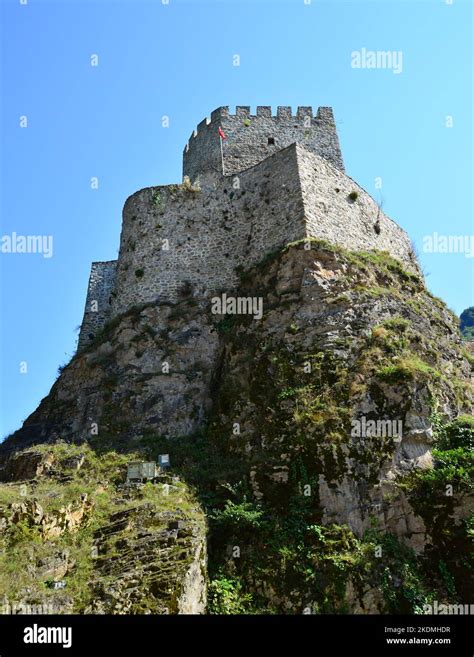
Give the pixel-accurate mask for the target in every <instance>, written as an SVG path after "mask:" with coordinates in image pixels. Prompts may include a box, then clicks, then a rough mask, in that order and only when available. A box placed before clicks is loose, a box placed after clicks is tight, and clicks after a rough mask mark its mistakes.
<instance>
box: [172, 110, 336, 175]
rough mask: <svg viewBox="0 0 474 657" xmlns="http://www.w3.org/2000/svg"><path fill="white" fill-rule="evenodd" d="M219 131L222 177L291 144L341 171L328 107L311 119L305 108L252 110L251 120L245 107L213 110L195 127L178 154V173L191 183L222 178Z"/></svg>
mask: <svg viewBox="0 0 474 657" xmlns="http://www.w3.org/2000/svg"><path fill="white" fill-rule="evenodd" d="M219 126H220V127H222V130H223V131H224V134H225V136H226V139H225V140H223V142H222V151H223V159H224V174H225V175H232V174H235V173H238V172H241V171H244V170H245V169H248V168H249V167H252V166H254V165H255V164H258V163H259V162H261V161H262V160H264V159H265V158H267V157H269V156H270V155H273V154H274V153H276V152H277V151H279V150H281V149H283V148H286V147H287V146H289V145H290V144H293V143H299V144H301V145H303V146H304V147H305V148H306V150H308V151H310V152H312V153H315V154H316V155H320V156H321V157H324V158H326V159H327V160H328V161H329V162H331V163H332V164H333V165H334V166H335V167H336V168H338V169H340V170H341V171H344V163H343V160H342V154H341V149H340V146H339V139H338V136H337V131H336V125H335V123H334V116H333V112H332V109H331V108H330V107H320V108H319V109H318V111H317V114H316V116H313V110H312V108H311V107H298V109H297V112H296V114H295V116H292V110H291V107H278V108H277V114H276V115H275V116H272V108H271V107H257V114H256V115H253V114H251V113H250V107H243V106H238V107H237V108H236V113H235V114H230V113H229V108H228V107H219V108H218V109H216V110H214V112H212V114H211V116H210V118H209V119H204V120H203V121H201V123H199V125H198V126H197V128H196V130H195V131H194V132H193V134H192V135H191V137H190V138H189V142H188V144H187V145H186V148H185V149H184V153H183V174H184V175H186V176H189V178H190V179H191V180H196V179H197V178H199V177H200V176H202V174H206V173H208V172H214V173H217V174H222V158H221V150H220V137H219V134H218V128H219ZM272 140H273V143H269V141H270V142H272Z"/></svg>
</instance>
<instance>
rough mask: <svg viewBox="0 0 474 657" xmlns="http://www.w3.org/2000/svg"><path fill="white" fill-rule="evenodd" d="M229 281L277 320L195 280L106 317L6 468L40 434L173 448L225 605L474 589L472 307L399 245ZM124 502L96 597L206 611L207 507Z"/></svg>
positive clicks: (107, 525)
mask: <svg viewBox="0 0 474 657" xmlns="http://www.w3.org/2000/svg"><path fill="white" fill-rule="evenodd" d="M232 293H233V294H235V296H236V297H240V298H256V299H260V300H261V301H262V303H263V316H262V318H261V319H259V320H256V319H254V317H253V316H252V315H251V314H240V315H216V314H213V313H212V312H211V303H210V301H209V300H208V299H206V298H202V297H200V296H198V295H196V296H193V295H192V293H191V291H190V290H188V291H187V293H184V294H183V296H182V298H181V300H179V301H178V302H176V303H163V304H159V303H155V302H153V303H147V304H142V305H141V306H137V307H133V308H132V309H130V310H128V311H127V312H126V313H124V314H123V315H119V316H118V317H116V318H115V319H114V320H113V321H112V322H110V323H109V324H108V325H106V327H105V329H104V331H103V332H102V333H101V334H100V335H99V336H98V337H97V339H96V340H95V341H94V342H93V343H92V344H91V345H90V346H89V347H88V348H87V349H86V350H84V351H82V352H80V353H78V354H77V355H76V356H75V357H74V358H73V360H72V362H71V363H70V364H69V365H68V366H67V367H66V368H65V369H64V370H63V371H62V373H61V375H60V377H59V379H58V380H57V382H56V383H55V384H54V386H53V388H52V390H51V392H50V394H49V395H48V397H47V398H45V399H44V400H43V401H42V402H41V405H40V406H39V408H38V409H37V411H35V413H33V414H32V416H30V418H28V419H27V421H26V422H25V424H24V426H23V427H22V429H20V430H19V431H18V432H16V433H15V434H14V435H13V436H12V437H10V438H9V439H8V440H7V441H6V444H5V445H3V446H2V448H3V453H4V454H5V455H6V456H5V457H4V461H5V463H4V470H3V472H4V475H3V477H4V480H5V481H11V480H12V479H11V478H12V476H13V475H12V473H14V472H15V471H17V472H23V471H24V466H20V464H21V459H22V458H23V457H22V456H21V455H19V456H9V457H8V458H7V455H8V454H11V452H13V453H14V452H15V450H18V449H20V448H24V447H26V446H27V445H28V444H31V443H36V442H48V443H55V442H56V441H58V440H60V439H62V440H63V441H66V442H68V443H71V442H78V443H80V444H81V446H82V445H84V446H85V445H87V449H92V450H98V449H100V450H101V451H104V450H112V449H120V450H132V449H133V450H138V451H139V452H140V454H142V455H144V454H146V453H148V454H152V455H153V458H155V457H156V454H157V453H158V452H162V453H169V454H170V456H171V461H172V464H173V467H176V469H177V471H179V472H180V477H181V478H182V479H184V480H186V481H188V482H189V483H192V484H193V485H194V486H195V487H196V489H197V491H198V494H199V496H200V498H201V499H202V501H203V504H204V505H205V506H206V507H207V510H208V518H209V522H210V535H209V542H208V548H207V549H208V550H209V554H210V562H209V563H210V565H209V576H210V578H211V586H210V601H209V605H208V607H207V609H208V610H209V611H211V612H214V613H245V612H249V613H250V612H257V613H262V612H266V611H270V612H275V611H277V612H282V613H308V612H307V610H310V613H311V612H316V613H319V612H325V611H331V612H347V611H349V612H354V613H376V612H385V613H386V612H393V611H398V612H414V611H417V610H419V609H420V608H422V606H423V604H424V603H425V602H426V601H429V600H432V599H433V598H434V599H438V600H453V601H456V600H461V599H464V596H465V591H464V590H463V585H462V580H463V577H464V579H465V577H466V573H467V572H468V566H467V565H466V564H467V559H468V557H467V555H468V549H467V547H466V546H467V543H468V540H467V539H468V532H469V531H471V530H470V529H469V528H470V524H469V522H470V521H469V516H470V514H471V513H472V497H471V495H470V492H469V485H468V481H467V479H466V477H465V471H466V467H467V460H469V458H470V457H469V454H468V452H467V451H466V450H464V448H463V445H462V443H461V442H460V443H459V444H457V443H453V444H450V445H449V449H448V448H447V447H446V445H445V446H444V447H443V444H442V440H441V436H442V435H443V436H444V435H445V433H446V432H448V433H449V431H451V429H450V427H451V428H452V422H453V421H454V420H455V419H456V418H457V417H458V416H459V415H462V416H467V415H470V414H471V413H472V403H473V393H472V383H471V364H470V360H469V357H468V355H467V354H466V353H465V352H464V351H463V348H462V343H461V340H460V336H459V332H458V328H457V325H456V318H455V317H453V315H452V314H451V313H450V312H449V311H448V310H447V308H446V307H445V306H444V304H443V303H442V302H440V301H439V300H438V299H436V298H435V297H433V296H431V295H430V294H429V293H428V292H427V290H426V288H425V286H424V283H423V281H422V279H421V278H420V277H419V276H418V275H417V274H416V273H414V272H407V271H405V269H403V267H402V266H401V265H400V263H399V262H398V261H396V260H393V259H392V258H391V257H390V256H388V254H379V253H370V254H369V253H363V252H360V253H359V252H347V251H344V250H343V249H339V248H336V247H333V246H329V245H328V244H326V243H323V242H320V241H316V240H306V241H303V242H301V243H296V244H293V245H289V246H288V247H287V248H285V249H282V250H279V251H277V252H275V253H274V254H272V255H271V256H270V257H267V258H266V259H265V260H264V261H262V263H261V264H260V265H257V266H255V267H253V268H252V269H249V270H243V269H241V270H240V283H239V284H238V285H237V287H236V288H235V290H234V291H233V292H232ZM232 293H231V292H229V291H227V294H228V295H230V294H232ZM466 423H467V424H466V425H462V427H461V429H460V430H459V431H457V433H456V440H458V439H459V440H464V439H465V435H467V434H466V431H467V432H469V422H468V420H466ZM444 427H448V428H446V429H445V428H444ZM466 427H467V428H466ZM443 432H444V433H443ZM463 432H464V433H463ZM448 433H446V435H448ZM449 435H451V434H449ZM453 435H454V434H453ZM459 437H460V438H459ZM453 440H454V439H453ZM35 449H36V448H35ZM84 449H85V447H84ZM150 449H151V450H152V451H151V452H150V451H148V452H147V450H150ZM7 450H10V451H7ZM440 450H441V451H440ZM442 450H444V451H442ZM68 458H70V456H69V457H68ZM443 459H444V460H443ZM15 462H16V463H17V465H16V466H15V465H13V464H14V463H15ZM28 467H29V466H28ZM48 467H49V468H50V469H51V467H52V465H50V466H48ZM48 467H46V465H44V467H43V472H47V470H48ZM31 468H32V469H31V470H28V473H29V475H33V476H34V477H38V476H40V474H41V473H38V465H34V466H31ZM53 469H54V468H53ZM71 469H72V466H71V465H70V466H69V470H71ZM83 469H84V465H83V466H82V467H79V470H77V468H76V470H75V472H76V475H75V476H79V473H81V472H82V471H83ZM449 485H451V489H447V488H446V486H449ZM448 490H449V491H450V492H446V491H448ZM114 491H115V492H114V493H113V497H114V499H115V502H117V504H118V505H119V500H120V498H121V495H122V493H121V492H120V488H117V487H116V488H115V489H114ZM88 499H89V498H88ZM126 504H127V505H129V506H128V507H127V508H126V509H123V510H120V509H119V510H116V511H114V512H113V513H109V514H108V516H107V518H106V519H105V518H103V517H102V519H101V523H100V526H98V527H97V528H96V529H95V530H94V531H95V533H94V535H93V540H92V539H91V540H92V543H93V544H94V545H95V546H96V547H97V549H98V556H97V558H96V559H95V561H94V578H95V579H93V580H90V581H94V591H96V592H97V593H96V600H95V602H89V603H88V605H86V606H85V607H84V608H85V609H86V610H87V611H88V612H90V613H108V612H112V613H128V612H129V611H130V610H132V611H133V612H143V613H195V612H196V613H200V612H202V611H204V609H205V604H206V603H205V579H206V577H207V575H206V574H205V567H204V564H205V560H206V556H205V555H206V546H205V541H204V533H203V531H204V530H203V529H202V528H200V525H199V522H197V523H194V524H193V522H191V523H190V521H189V518H188V519H187V520H186V519H184V524H183V525H180V524H179V522H180V521H181V520H183V518H182V516H181V511H183V509H184V507H183V505H182V504H181V503H179V502H178V501H176V510H175V516H174V517H173V519H172V518H169V517H168V516H167V515H166V512H167V508H166V505H164V504H163V499H162V500H161V502H160V504H161V507H160V504H154V506H152V507H149V506H147V505H146V504H143V505H141V506H139V507H138V508H136V505H132V501H131V500H129V501H126ZM119 506H120V505H119ZM73 508H75V507H71V509H70V511H71V512H72V509H73ZM170 522H171V524H170ZM173 523H174V524H173ZM176 523H178V524H177V525H176ZM175 525H176V527H175ZM102 549H103V550H104V551H105V553H106V554H107V555H109V556H107V557H105V556H102V555H101V550H102ZM453 549H454V550H455V552H454V553H453ZM177 554H180V555H181V554H182V555H186V556H185V557H184V556H183V558H182V559H181V557H179V558H178V560H177V557H176V555H177ZM430 572H431V577H430V575H429V573H430ZM433 573H434V574H433ZM150 596H151V601H150Z"/></svg>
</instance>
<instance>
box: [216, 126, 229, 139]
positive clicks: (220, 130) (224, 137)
mask: <svg viewBox="0 0 474 657" xmlns="http://www.w3.org/2000/svg"><path fill="white" fill-rule="evenodd" d="M217 132H218V133H219V137H220V138H221V139H227V137H226V136H225V134H224V131H223V130H222V128H221V127H220V126H219V130H218V131H217Z"/></svg>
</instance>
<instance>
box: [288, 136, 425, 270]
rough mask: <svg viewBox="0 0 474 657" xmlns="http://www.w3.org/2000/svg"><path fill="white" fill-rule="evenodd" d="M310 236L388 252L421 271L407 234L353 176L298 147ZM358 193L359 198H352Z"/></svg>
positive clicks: (345, 246) (345, 244)
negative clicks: (352, 195)
mask: <svg viewBox="0 0 474 657" xmlns="http://www.w3.org/2000/svg"><path fill="white" fill-rule="evenodd" d="M297 152H298V170H299V175H300V180H301V188H302V194H303V200H304V207H305V219H306V225H307V231H308V235H310V236H312V237H317V238H320V239H324V240H327V241H328V242H332V243H333V244H337V245H339V246H342V247H344V248H346V249H348V250H352V251H369V250H372V249H376V250H378V251H388V252H389V253H390V254H391V255H392V256H393V257H394V258H397V259H398V260H400V261H401V262H402V263H403V265H404V267H405V268H406V269H407V270H408V271H411V272H413V273H417V274H420V270H419V265H418V263H417V261H416V258H415V256H414V252H413V247H412V243H411V241H410V238H409V237H408V235H407V233H406V232H405V231H404V230H403V229H402V228H400V226H399V225H398V224H396V223H395V222H394V221H392V219H390V218H389V217H387V215H386V214H384V213H383V212H382V210H381V209H380V207H379V206H378V205H377V203H376V202H375V201H374V199H373V198H372V197H371V196H370V194H368V193H367V192H366V191H365V190H364V189H363V188H362V187H360V185H358V184H357V183H356V182H354V180H352V178H349V176H346V175H345V174H343V173H341V171H339V170H338V169H335V168H334V167H333V166H331V164H330V163H329V162H327V161H326V160H325V159H323V158H321V157H317V156H315V155H313V154H312V153H308V151H306V150H305V149H304V148H301V147H300V146H297ZM353 193H355V194H356V195H357V198H355V199H353V198H351V197H350V195H351V194H353Z"/></svg>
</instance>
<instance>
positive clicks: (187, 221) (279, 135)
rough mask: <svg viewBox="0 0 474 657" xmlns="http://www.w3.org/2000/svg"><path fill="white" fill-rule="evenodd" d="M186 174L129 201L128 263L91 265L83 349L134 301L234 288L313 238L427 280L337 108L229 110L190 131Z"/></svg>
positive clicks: (124, 255)
mask: <svg viewBox="0 0 474 657" xmlns="http://www.w3.org/2000/svg"><path fill="white" fill-rule="evenodd" d="M219 128H221V130H222V132H223V133H224V135H225V139H223V138H221V137H220V135H219ZM183 175H184V183H183V184H180V185H178V184H177V185H162V186H157V187H148V188H145V189H142V190H140V191H138V192H136V193H135V194H133V195H132V196H131V197H130V198H128V199H127V201H126V203H125V206H124V210H123V222H122V234H121V239H120V251H119V257H118V259H117V260H116V261H109V262H94V263H93V264H92V271H91V275H90V280H89V289H88V293H87V299H86V307H85V312H84V319H83V322H82V327H81V332H80V335H79V344H78V349H79V350H81V349H83V348H84V347H86V346H87V344H89V343H90V342H91V341H92V340H93V339H94V337H95V335H96V334H97V331H98V330H100V328H101V327H102V326H103V325H104V324H105V323H106V322H107V321H108V320H110V319H112V318H113V317H115V316H117V315H118V314H120V313H122V312H125V311H126V310H127V309H129V308H130V307H131V306H133V305H135V304H138V303H144V302H151V301H171V302H173V301H176V299H177V298H179V295H180V292H181V291H183V290H186V292H187V293H188V294H189V293H191V294H193V295H194V296H196V297H198V296H199V297H210V296H212V295H213V294H214V293H216V292H219V291H229V290H232V288H233V287H234V286H235V285H236V283H237V280H238V275H237V271H236V268H239V267H250V266H252V265H255V264H256V263H258V262H259V261H260V260H261V259H262V258H264V257H265V255H267V254H268V253H270V252H272V251H273V250H275V249H278V248H281V247H282V246H284V245H285V244H287V243H288V242H291V241H295V240H300V239H304V238H306V237H314V238H320V239H325V240H327V241H328V242H332V243H334V244H337V245H340V246H343V247H345V248H346V249H349V250H373V249H377V250H380V251H387V252H388V253H390V254H391V255H392V256H393V257H395V258H397V259H399V260H400V261H401V262H402V263H403V265H404V266H405V268H406V269H408V270H410V271H414V272H416V273H418V274H419V273H420V271H419V268H418V264H417V262H416V258H415V256H414V253H413V248H412V245H411V242H410V239H409V237H408V235H407V234H406V233H405V231H404V230H402V228H400V226H398V225H397V224H396V223H395V222H394V221H392V220H391V219H390V218H389V217H387V216H386V215H385V214H384V213H383V212H382V211H381V208H380V207H379V206H378V205H377V203H376V202H375V201H374V199H373V198H372V197H371V196H370V195H369V194H368V193H367V192H366V191H365V190H364V189H362V188H361V187H360V186H359V185H358V184H357V183H356V182H354V181H353V180H352V179H351V178H350V177H349V176H347V175H346V174H345V171H344V164H343V160H342V154H341V149H340V146H339V139H338V136H337V131H336V126H335V122H334V117H333V112H332V109H331V108H330V107H320V108H319V109H318V111H317V113H316V116H313V111H312V108H311V107H299V108H298V110H297V112H296V115H295V116H293V115H292V111H291V108H290V107H278V109H277V114H276V116H274V115H272V111H271V108H270V107H257V113H256V115H253V114H251V113H250V108H249V107H237V108H236V113H235V114H230V113H229V108H228V107H219V108H218V109H216V110H214V111H213V112H212V113H211V116H210V117H209V118H207V119H204V120H203V121H202V122H201V123H200V124H199V125H198V126H197V129H196V130H195V131H194V132H193V133H192V135H191V137H190V139H189V142H188V143H187V145H186V147H185V149H184V153H183Z"/></svg>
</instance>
